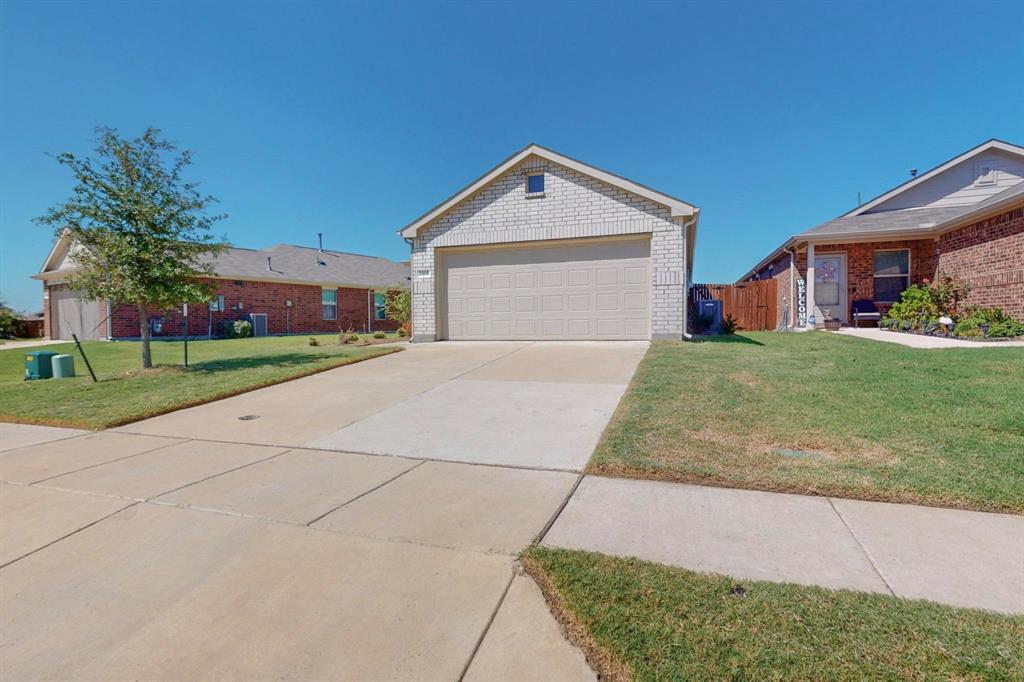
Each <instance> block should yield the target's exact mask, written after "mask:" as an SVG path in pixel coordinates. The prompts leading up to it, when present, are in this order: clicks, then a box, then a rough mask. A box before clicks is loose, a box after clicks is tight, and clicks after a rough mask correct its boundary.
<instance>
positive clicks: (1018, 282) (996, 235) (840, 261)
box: [739, 140, 1024, 327]
mask: <svg viewBox="0 0 1024 682" xmlns="http://www.w3.org/2000/svg"><path fill="white" fill-rule="evenodd" d="M942 275H950V276H953V277H956V278H957V279H960V280H962V281H964V282H967V283H968V284H969V285H970V286H971V292H970V295H969V298H968V300H967V305H968V306H971V307H974V306H978V307H986V308H988V307H999V308H1002V309H1003V310H1005V311H1006V312H1007V313H1009V314H1010V315H1012V316H1013V317H1015V318H1017V319H1024V147H1019V146H1017V145H1014V144H1009V143H1007V142H1001V141H999V140H990V141H988V142H985V143H984V144H981V145H979V146H977V147H975V148H974V149H971V150H969V151H967V152H965V153H963V154H961V155H959V156H957V157H955V158H953V159H950V160H949V161H947V162H945V163H943V164H941V165H939V166H937V167H935V168H933V169H932V170H930V171H928V172H926V173H922V174H916V173H913V177H911V179H910V180H908V181H907V182H905V183H903V184H902V185H899V186H898V187H895V188H894V189H892V190H889V191H888V192H885V193H884V194H882V195H880V196H878V197H876V198H874V199H872V200H871V201H868V202H867V203H865V204H862V205H861V206H858V207H857V208H855V209H853V210H852V211H849V212H847V213H844V214H843V215H841V216H839V217H838V218H836V219H834V220H830V221H828V222H827V223H823V224H821V225H818V226H817V227H814V228H811V229H810V230H807V231H806V232H802V233H800V234H798V235H795V236H793V237H791V238H790V239H788V240H786V241H785V242H784V243H783V244H782V245H781V246H779V248H777V249H775V250H774V251H772V252H771V253H770V254H769V255H768V256H767V257H765V258H764V259H763V260H762V261H761V262H760V263H758V264H757V265H755V266H754V267H753V268H751V269H750V270H749V271H748V272H747V273H746V274H745V275H743V277H741V278H740V279H739V281H740V282H747V281H752V280H758V279H767V278H775V279H776V280H777V282H778V296H777V300H778V311H777V315H778V323H779V324H780V325H782V324H786V325H787V326H789V327H814V326H821V325H822V324H823V322H824V320H825V318H826V317H830V318H833V319H838V320H840V321H841V323H843V324H849V323H850V322H851V320H852V307H853V303H854V301H861V300H867V301H872V302H873V303H874V304H875V306H876V308H877V309H878V310H879V312H882V313H885V312H886V311H888V309H889V308H890V307H891V306H892V304H893V303H894V302H896V301H898V300H899V297H900V293H901V292H902V291H903V290H904V289H906V288H907V287H908V286H910V285H911V284H922V283H924V282H925V281H926V280H928V281H935V280H936V279H937V278H938V277H940V276H942ZM808 301H813V302H814V305H813V306H810V305H807V302H808Z"/></svg>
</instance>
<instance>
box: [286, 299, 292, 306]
mask: <svg viewBox="0 0 1024 682" xmlns="http://www.w3.org/2000/svg"><path fill="white" fill-rule="evenodd" d="M284 307H285V308H291V307H292V300H291V299H290V298H289V299H288V300H287V301H285V302H284Z"/></svg>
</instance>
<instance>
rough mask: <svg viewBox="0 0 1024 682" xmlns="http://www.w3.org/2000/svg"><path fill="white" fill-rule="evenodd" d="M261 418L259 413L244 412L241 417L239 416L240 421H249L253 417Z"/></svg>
mask: <svg viewBox="0 0 1024 682" xmlns="http://www.w3.org/2000/svg"><path fill="white" fill-rule="evenodd" d="M259 418H260V416H259V415H258V414H243V415H242V416H241V417H239V418H238V420H239V421H243V422H248V421H252V420H253V419H259Z"/></svg>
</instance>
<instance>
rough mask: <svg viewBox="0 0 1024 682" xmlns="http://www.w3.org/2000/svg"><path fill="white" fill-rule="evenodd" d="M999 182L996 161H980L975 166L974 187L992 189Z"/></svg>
mask: <svg viewBox="0 0 1024 682" xmlns="http://www.w3.org/2000/svg"><path fill="white" fill-rule="evenodd" d="M998 180H999V168H998V167H996V164H995V162H994V161H991V160H989V161H978V162H977V163H975V164H974V186H975V187H990V186H992V185H994V184H996V182H997V181H998Z"/></svg>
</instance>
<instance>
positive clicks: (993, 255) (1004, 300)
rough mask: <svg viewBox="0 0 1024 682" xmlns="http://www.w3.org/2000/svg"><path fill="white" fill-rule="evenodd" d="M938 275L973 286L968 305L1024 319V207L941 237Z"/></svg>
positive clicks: (936, 269)
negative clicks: (996, 310)
mask: <svg viewBox="0 0 1024 682" xmlns="http://www.w3.org/2000/svg"><path fill="white" fill-rule="evenodd" d="M938 247H939V248H938V254H937V256H938V257H937V260H938V264H937V266H936V268H935V271H936V273H937V274H938V273H941V274H946V275H952V276H953V277H956V278H958V279H961V280H963V281H965V282H967V283H968V284H970V285H971V293H970V294H969V295H968V298H967V304H968V306H979V307H984V308H991V307H999V308H1002V309H1003V310H1005V311H1006V312H1007V313H1008V314H1010V315H1012V316H1013V317H1015V318H1017V319H1018V320H1024V206H1021V207H1019V208H1015V209H1013V210H1011V211H1007V212H1006V213H1003V214H1001V215H998V216H994V217H992V218H987V219H985V220H982V221H979V222H977V223H974V224H972V225H968V226H966V227H962V228H959V229H956V230H953V231H952V232H947V233H945V234H943V235H942V236H941V237H940V238H939V244H938Z"/></svg>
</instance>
